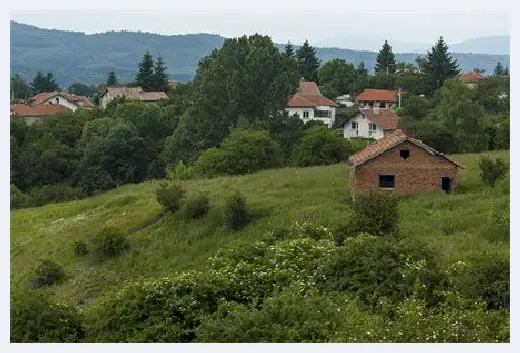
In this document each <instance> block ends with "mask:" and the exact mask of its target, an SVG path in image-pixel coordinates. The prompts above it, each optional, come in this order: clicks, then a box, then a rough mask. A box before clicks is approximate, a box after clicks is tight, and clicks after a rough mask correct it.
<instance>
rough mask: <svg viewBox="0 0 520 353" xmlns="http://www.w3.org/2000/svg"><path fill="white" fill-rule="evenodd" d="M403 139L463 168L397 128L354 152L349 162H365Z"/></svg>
mask: <svg viewBox="0 0 520 353" xmlns="http://www.w3.org/2000/svg"><path fill="white" fill-rule="evenodd" d="M405 141H408V142H411V143H413V144H414V145H416V146H418V147H420V148H423V149H425V150H426V151H427V152H428V153H430V154H432V155H437V156H441V157H443V158H445V159H447V160H448V161H450V162H451V163H453V164H455V165H456V166H457V167H461V168H463V166H462V165H460V164H459V163H457V162H455V161H454V160H453V159H451V158H448V157H446V156H445V155H444V154H442V153H440V152H439V151H437V150H435V149H433V148H431V147H429V146H427V145H425V144H424V143H422V141H421V140H417V139H415V138H412V137H409V136H406V135H405V133H404V132H403V131H402V130H400V129H398V130H395V131H394V133H392V134H390V135H388V136H385V137H383V138H382V139H379V140H377V141H376V142H375V143H373V144H371V145H369V146H367V147H365V148H364V149H362V150H361V151H359V152H358V153H356V154H354V155H353V156H350V157H349V164H350V165H351V166H353V167H357V166H359V165H361V164H363V163H365V162H368V161H369V160H371V159H373V158H376V157H377V156H379V155H381V154H383V153H384V152H385V151H387V150H389V149H390V148H392V147H395V146H397V145H399V144H401V143H403V142H405Z"/></svg>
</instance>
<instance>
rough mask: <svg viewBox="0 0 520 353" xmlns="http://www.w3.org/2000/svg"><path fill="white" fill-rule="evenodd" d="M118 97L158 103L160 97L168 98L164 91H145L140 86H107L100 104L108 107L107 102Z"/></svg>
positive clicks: (103, 107) (102, 106)
mask: <svg viewBox="0 0 520 353" xmlns="http://www.w3.org/2000/svg"><path fill="white" fill-rule="evenodd" d="M117 97H125V98H126V99H130V100H139V101H141V102H143V103H156V102H157V101H158V100H160V99H168V95H166V93H164V92H145V91H144V90H143V88H142V87H141V86H138V87H107V88H106V89H105V91H104V92H103V93H102V94H101V96H100V97H99V105H100V107H101V108H102V109H106V107H107V104H108V103H109V102H110V101H112V100H113V99H114V98H117Z"/></svg>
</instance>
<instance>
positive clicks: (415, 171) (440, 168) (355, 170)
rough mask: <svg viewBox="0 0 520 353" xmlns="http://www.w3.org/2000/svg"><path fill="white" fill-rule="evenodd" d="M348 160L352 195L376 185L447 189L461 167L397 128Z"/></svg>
mask: <svg viewBox="0 0 520 353" xmlns="http://www.w3.org/2000/svg"><path fill="white" fill-rule="evenodd" d="M348 163H349V189H350V193H351V195H352V197H355V196H356V195H358V194H359V193H361V192H364V191H368V190H378V189H382V190H389V191H391V192H392V193H393V194H395V195H413V194H421V193H425V192H431V191H435V190H444V191H446V192H447V193H449V192H451V190H453V189H454V188H455V187H456V185H457V183H458V181H459V173H458V172H459V171H458V169H459V168H463V166H462V165H460V164H459V163H457V162H455V161H454V160H452V159H451V158H448V157H446V156H445V155H444V154H442V153H440V152H438V151H436V150H435V149H433V148H431V147H429V146H426V145H425V144H424V143H422V141H420V140H417V139H415V138H412V137H409V136H406V135H405V134H404V133H403V131H402V130H400V129H398V130H396V131H395V132H394V133H392V134H391V135H388V136H386V137H383V138H382V139H379V140H377V141H376V142H375V143H374V144H372V145H369V146H367V147H365V148H364V149H363V150H361V151H359V152H358V153H356V154H355V155H353V156H351V157H350V158H349V161H348Z"/></svg>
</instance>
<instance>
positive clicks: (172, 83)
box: [168, 80, 179, 89]
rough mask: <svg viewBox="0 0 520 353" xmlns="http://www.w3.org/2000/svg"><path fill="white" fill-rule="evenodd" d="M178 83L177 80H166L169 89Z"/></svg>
mask: <svg viewBox="0 0 520 353" xmlns="http://www.w3.org/2000/svg"><path fill="white" fill-rule="evenodd" d="M178 85H179V82H178V81H173V80H170V81H168V87H170V88H171V89H174V88H175V87H177V86H178Z"/></svg>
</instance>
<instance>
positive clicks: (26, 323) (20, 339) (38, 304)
mask: <svg viewBox="0 0 520 353" xmlns="http://www.w3.org/2000/svg"><path fill="white" fill-rule="evenodd" d="M10 318H11V325H10V326H11V333H10V339H11V342H13V343H66V342H69V343H74V342H80V341H82V339H83V338H84V337H85V328H84V325H83V318H82V316H81V315H80V314H79V313H78V311H77V309H76V308H75V307H74V306H72V305H70V304H68V303H64V302H56V301H54V300H52V299H50V298H49V296H48V294H46V293H45V292H41V291H34V290H33V291H28V290H22V291H18V292H15V293H11V314H10Z"/></svg>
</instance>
